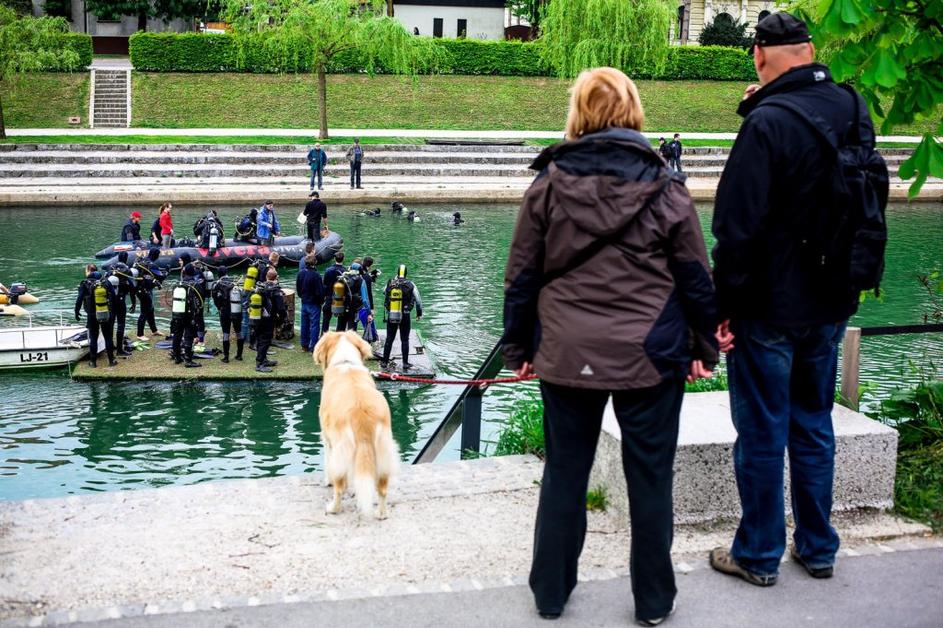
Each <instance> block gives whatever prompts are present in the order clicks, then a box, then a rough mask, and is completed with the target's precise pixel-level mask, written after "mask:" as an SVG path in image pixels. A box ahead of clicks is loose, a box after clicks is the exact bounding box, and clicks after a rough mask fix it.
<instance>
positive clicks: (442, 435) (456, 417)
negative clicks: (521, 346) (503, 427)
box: [413, 342, 504, 464]
mask: <svg viewBox="0 0 943 628" xmlns="http://www.w3.org/2000/svg"><path fill="white" fill-rule="evenodd" d="M502 368H504V356H503V355H502V354H501V343H500V342H498V343H497V344H496V345H495V346H494V348H493V349H492V350H491V353H489V354H488V357H487V358H486V359H485V361H484V362H483V363H482V365H481V366H480V367H479V368H478V372H477V373H475V376H474V377H473V378H472V379H474V380H482V379H492V378H493V377H495V376H496V375H497V374H498V373H499V372H501V369H502ZM486 390H488V386H486V385H471V386H466V387H465V388H464V389H463V390H462V394H461V395H459V397H458V399H457V400H456V401H455V403H454V404H452V407H451V408H450V409H449V411H448V412H447V413H446V415H445V418H443V419H442V422H441V423H439V426H438V427H436V429H435V432H433V433H432V436H431V437H430V438H429V440H428V441H426V444H425V445H424V446H423V448H422V450H421V451H420V452H419V454H418V455H417V456H416V458H415V459H414V460H413V464H422V463H425V462H432V461H433V460H435V458H436V456H438V455H439V452H441V451H442V450H443V449H444V448H445V446H446V445H447V444H448V442H449V440H450V439H451V438H452V436H453V435H454V434H455V431H456V430H457V429H458V428H459V427H461V428H462V436H461V449H460V451H461V452H462V458H465V457H466V456H467V455H468V454H469V452H471V453H472V454H475V453H478V452H479V451H480V448H481V398H482V396H484V394H485V391H486Z"/></svg>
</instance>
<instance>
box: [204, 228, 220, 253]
mask: <svg viewBox="0 0 943 628" xmlns="http://www.w3.org/2000/svg"><path fill="white" fill-rule="evenodd" d="M209 241H210V242H209V247H207V248H209V250H210V255H213V254H214V253H216V249H217V247H218V246H219V229H218V228H217V227H216V224H215V223H214V224H213V226H212V227H210V237H209Z"/></svg>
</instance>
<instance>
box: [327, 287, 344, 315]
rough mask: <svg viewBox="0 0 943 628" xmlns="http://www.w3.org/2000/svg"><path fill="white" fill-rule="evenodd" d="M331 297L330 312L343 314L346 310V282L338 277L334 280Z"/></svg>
mask: <svg viewBox="0 0 943 628" xmlns="http://www.w3.org/2000/svg"><path fill="white" fill-rule="evenodd" d="M332 295H333V296H332V298H331V314H333V315H334V316H343V315H344V312H346V311H347V284H346V283H344V281H343V280H342V279H340V278H338V280H337V281H335V282H334V287H333V289H332Z"/></svg>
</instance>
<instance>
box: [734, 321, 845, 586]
mask: <svg viewBox="0 0 943 628" xmlns="http://www.w3.org/2000/svg"><path fill="white" fill-rule="evenodd" d="M731 329H732V331H733V333H734V335H735V338H736V339H735V340H734V349H733V350H732V351H731V352H730V353H729V354H728V356H727V370H728V376H729V379H730V408H731V415H732V417H733V423H734V427H735V428H736V429H737V441H736V443H735V444H734V450H733V458H734V461H733V462H734V471H735V473H736V476H737V488H738V489H739V492H740V504H741V507H742V509H743V515H742V518H741V519H740V526H739V528H738V529H737V534H736V536H735V537H734V541H733V547H732V548H731V554H732V555H733V558H734V559H735V560H736V561H737V563H739V564H740V565H741V566H742V567H744V568H745V569H748V570H749V571H752V572H754V573H756V574H759V575H773V574H776V573H778V572H779V561H780V559H781V558H782V555H783V552H784V551H785V549H786V522H785V517H784V514H783V513H784V510H785V507H784V496H783V466H784V462H783V457H784V452H785V451H786V450H787V449H788V451H789V471H790V480H791V486H792V512H793V517H794V518H795V522H796V531H795V534H794V535H793V540H794V541H795V544H796V550H797V551H798V553H799V555H800V556H801V557H802V559H803V560H804V561H805V562H806V564H808V565H809V566H810V567H825V566H828V565H831V564H833V563H834V561H835V553H836V552H837V551H838V544H839V541H838V534H837V533H836V532H835V529H834V528H832V526H831V523H830V521H829V518H830V515H831V510H832V479H833V476H834V469H835V434H834V432H833V430H832V405H833V403H834V398H835V375H836V370H837V364H838V344H839V343H840V342H841V339H842V335H843V334H844V331H845V322H844V321H843V322H841V323H834V324H828V325H816V326H810V327H795V328H790V327H778V326H774V325H769V324H766V323H761V322H756V321H733V322H732V323H731Z"/></svg>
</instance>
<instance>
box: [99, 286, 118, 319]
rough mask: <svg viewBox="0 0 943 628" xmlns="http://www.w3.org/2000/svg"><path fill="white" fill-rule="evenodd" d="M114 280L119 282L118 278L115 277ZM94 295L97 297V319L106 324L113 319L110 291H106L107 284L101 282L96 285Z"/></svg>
mask: <svg viewBox="0 0 943 628" xmlns="http://www.w3.org/2000/svg"><path fill="white" fill-rule="evenodd" d="M112 277H114V275H112ZM109 279H110V278H109ZM114 279H115V280H116V281H117V279H118V278H117V277H114ZM93 294H94V295H95V318H96V319H97V320H98V321H99V322H102V323H104V322H106V321H107V320H108V319H109V318H111V309H110V308H109V306H108V290H107V289H105V284H104V283H103V282H101V281H99V282H98V283H96V284H95V289H94V291H93Z"/></svg>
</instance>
